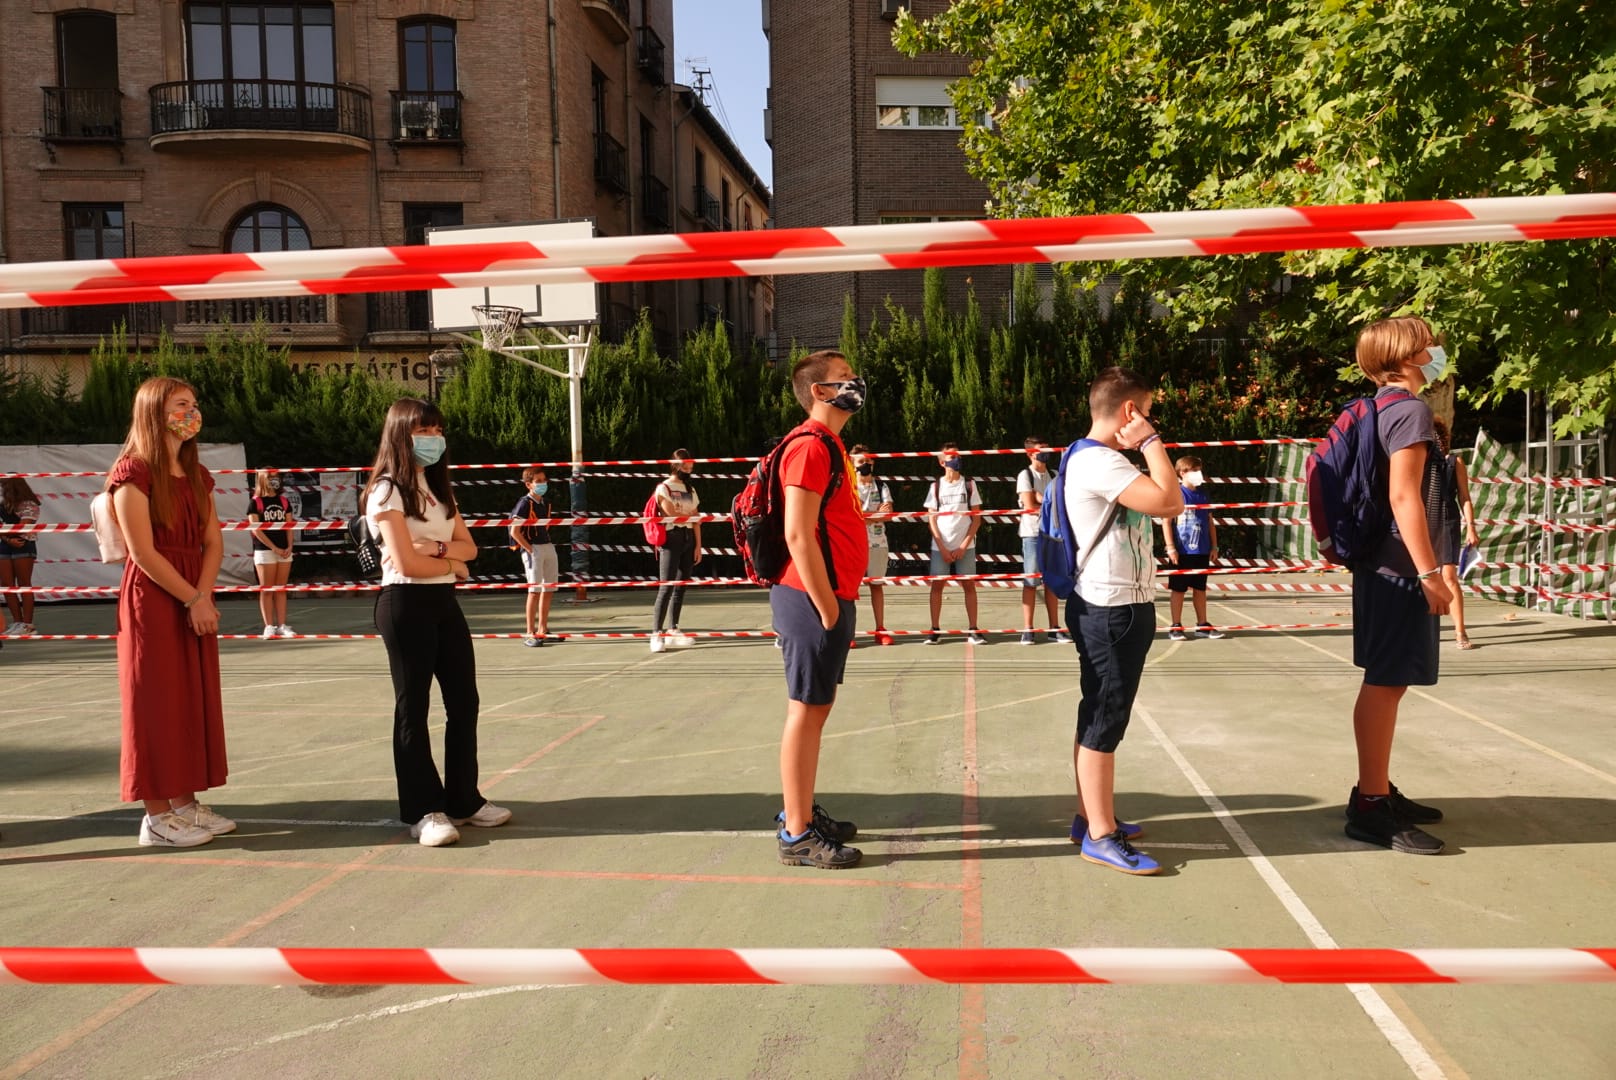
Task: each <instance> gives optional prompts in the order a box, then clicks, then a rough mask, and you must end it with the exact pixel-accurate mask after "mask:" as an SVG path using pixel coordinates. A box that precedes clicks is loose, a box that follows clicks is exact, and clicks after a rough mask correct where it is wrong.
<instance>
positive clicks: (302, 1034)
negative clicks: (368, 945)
mask: <svg viewBox="0 0 1616 1080" xmlns="http://www.w3.org/2000/svg"><path fill="white" fill-rule="evenodd" d="M567 989H570V987H568V986H557V985H552V984H549V983H527V984H524V985H522V986H494V987H489V988H488V989H485V990H465V991H462V992H461V993H458V994H444V995H442V996H440V997H432V998H422V999H421V1000H420V1001H408V1002H405V1003H404V1004H402V1005H388V1006H386V1007H385V1008H381V1009H372V1010H371V1011H370V1012H363V1013H357V1014H355V1015H353V1016H344V1017H342V1018H341V1019H338V1020H327V1021H326V1022H325V1023H323V1024H313V1025H311V1026H309V1027H305V1028H298V1029H297V1030H295V1031H283V1032H281V1033H280V1034H279V1035H270V1036H268V1037H266V1038H262V1039H255V1040H253V1041H252V1042H250V1043H241V1044H239V1045H236V1046H231V1047H227V1048H226V1049H223V1050H214V1051H212V1052H211V1053H207V1054H199V1055H198V1056H196V1057H193V1058H188V1059H186V1060H185V1061H182V1062H179V1063H178V1064H176V1065H173V1066H171V1067H170V1068H168V1069H166V1070H165V1071H163V1072H155V1073H147V1074H146V1080H165V1078H167V1077H173V1076H184V1075H185V1074H187V1073H189V1072H192V1071H194V1070H197V1069H201V1068H203V1067H205V1066H208V1065H217V1064H219V1063H220V1062H223V1061H228V1060H229V1059H230V1058H233V1057H236V1056H238V1055H241V1054H248V1053H252V1052H253V1051H254V1050H262V1049H264V1048H265V1047H268V1046H274V1045H276V1044H277V1043H283V1042H290V1041H291V1040H293V1039H304V1038H307V1037H309V1036H310V1035H324V1034H327V1033H329V1032H332V1031H337V1030H339V1029H340V1028H345V1027H349V1026H351V1025H353V1024H363V1023H366V1022H368V1021H371V1020H385V1019H387V1018H388V1017H391V1016H403V1015H405V1014H406V1013H412V1012H420V1011H421V1010H422V1009H430V1008H432V1007H433V1006H436V1005H452V1004H454V1003H455V1002H457V1001H475V1000H477V999H478V998H487V997H497V996H499V995H502V994H521V993H527V992H530V991H534V990H567Z"/></svg>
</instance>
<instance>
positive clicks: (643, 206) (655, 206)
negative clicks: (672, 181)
mask: <svg viewBox="0 0 1616 1080" xmlns="http://www.w3.org/2000/svg"><path fill="white" fill-rule="evenodd" d="M640 217H641V218H642V219H643V220H644V221H645V223H646V224H647V225H649V226H650V227H651V228H653V229H671V228H672V227H673V217H672V216H671V215H670V214H669V212H668V185H667V184H664V183H663V182H662V181H660V180H658V179H657V178H656V177H654V176H651V175H649V174H647V175H645V176H642V177H640Z"/></svg>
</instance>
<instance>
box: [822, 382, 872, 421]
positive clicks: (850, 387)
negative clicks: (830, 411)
mask: <svg viewBox="0 0 1616 1080" xmlns="http://www.w3.org/2000/svg"><path fill="white" fill-rule="evenodd" d="M814 385H815V386H835V387H839V388H840V391H841V392H840V393H838V394H837V395H836V396H835V397H833V398H831V399H830V401H829V403H828V404H831V405H834V406H835V407H836V408H838V409H840V410H842V411H843V412H848V413H856V412H858V411H859V410H860V409H862V408H864V394H865V390H866V387H865V385H864V380H863V379H861V378H859V377H858V376H857V375H855V376H853V377H852V378H851V379H848V380H847V381H846V382H822V383H815V384H814Z"/></svg>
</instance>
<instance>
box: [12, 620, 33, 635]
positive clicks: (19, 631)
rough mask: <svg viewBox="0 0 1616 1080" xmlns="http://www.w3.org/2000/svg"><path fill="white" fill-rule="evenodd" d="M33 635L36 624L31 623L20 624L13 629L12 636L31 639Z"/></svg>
mask: <svg viewBox="0 0 1616 1080" xmlns="http://www.w3.org/2000/svg"><path fill="white" fill-rule="evenodd" d="M33 633H34V624H33V623H31V622H20V623H18V624H17V625H16V626H15V627H14V628H13V629H12V631H11V636H12V637H29V636H31V635H32V634H33Z"/></svg>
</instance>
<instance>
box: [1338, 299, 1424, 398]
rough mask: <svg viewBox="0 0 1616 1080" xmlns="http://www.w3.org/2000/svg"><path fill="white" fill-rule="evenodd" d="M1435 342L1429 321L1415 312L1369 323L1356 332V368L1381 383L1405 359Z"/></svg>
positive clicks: (1393, 374)
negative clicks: (1359, 331)
mask: <svg viewBox="0 0 1616 1080" xmlns="http://www.w3.org/2000/svg"><path fill="white" fill-rule="evenodd" d="M1435 344H1437V338H1436V334H1434V333H1433V332H1432V331H1431V325H1430V324H1429V323H1427V322H1426V321H1425V320H1424V319H1422V318H1420V317H1419V316H1417V315H1404V316H1401V317H1400V318H1396V319H1382V320H1380V321H1379V322H1377V323H1370V324H1369V325H1368V326H1366V327H1364V328H1363V332H1362V333H1360V334H1359V335H1358V347H1357V350H1356V353H1357V358H1358V370H1360V371H1362V372H1363V373H1364V374H1365V375H1366V376H1368V377H1369V379H1370V380H1372V381H1373V382H1374V383H1375V384H1376V385H1384V384H1385V383H1386V382H1388V381H1390V380H1391V379H1392V378H1393V377H1394V376H1396V375H1397V373H1398V370H1399V369H1400V368H1401V367H1402V365H1403V363H1404V362H1405V361H1407V360H1409V359H1410V358H1412V357H1413V356H1414V355H1415V354H1416V353H1418V352H1420V351H1421V350H1422V349H1428V348H1430V347H1431V346H1432V345H1435Z"/></svg>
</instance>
